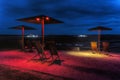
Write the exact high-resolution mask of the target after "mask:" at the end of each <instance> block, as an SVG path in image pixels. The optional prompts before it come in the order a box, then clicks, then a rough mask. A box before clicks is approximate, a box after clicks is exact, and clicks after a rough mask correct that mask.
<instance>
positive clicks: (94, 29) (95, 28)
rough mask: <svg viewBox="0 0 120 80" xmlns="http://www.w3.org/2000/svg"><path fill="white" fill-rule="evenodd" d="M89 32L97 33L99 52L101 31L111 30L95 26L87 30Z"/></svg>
mask: <svg viewBox="0 0 120 80" xmlns="http://www.w3.org/2000/svg"><path fill="white" fill-rule="evenodd" d="M88 30H89V31H98V50H99V51H100V37H101V31H103V30H112V28H108V27H103V26H97V27H94V28H90V29H88Z"/></svg>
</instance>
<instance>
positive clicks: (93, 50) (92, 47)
mask: <svg viewBox="0 0 120 80" xmlns="http://www.w3.org/2000/svg"><path fill="white" fill-rule="evenodd" d="M91 50H92V53H97V52H98V46H97V42H91Z"/></svg>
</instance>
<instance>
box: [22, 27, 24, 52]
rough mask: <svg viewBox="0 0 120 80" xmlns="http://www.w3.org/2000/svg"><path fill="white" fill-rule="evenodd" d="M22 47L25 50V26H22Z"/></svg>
mask: <svg viewBox="0 0 120 80" xmlns="http://www.w3.org/2000/svg"><path fill="white" fill-rule="evenodd" d="M22 49H23V50H24V27H22Z"/></svg>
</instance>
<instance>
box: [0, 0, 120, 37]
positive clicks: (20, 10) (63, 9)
mask: <svg viewBox="0 0 120 80" xmlns="http://www.w3.org/2000/svg"><path fill="white" fill-rule="evenodd" d="M41 14H44V15H48V16H51V17H53V18H55V19H58V20H61V21H63V22H64V23H63V24H49V25H45V34H46V35H53V34H55V35H80V34H96V33H97V32H90V31H88V29H89V28H92V27H96V26H99V25H101V26H106V27H110V28H113V30H112V31H103V32H102V33H103V34H120V31H119V30H120V0H0V34H21V31H20V30H10V29H8V27H13V26H16V25H28V26H32V27H35V28H37V29H38V30H36V31H26V34H29V33H34V34H40V33H41V25H38V24H32V23H25V22H19V21H16V19H19V18H24V17H30V16H36V15H41Z"/></svg>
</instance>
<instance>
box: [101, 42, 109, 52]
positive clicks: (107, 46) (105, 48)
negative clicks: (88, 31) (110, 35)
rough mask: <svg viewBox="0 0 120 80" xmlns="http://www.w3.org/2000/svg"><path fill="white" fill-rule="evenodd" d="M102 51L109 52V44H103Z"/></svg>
mask: <svg viewBox="0 0 120 80" xmlns="http://www.w3.org/2000/svg"><path fill="white" fill-rule="evenodd" d="M102 51H105V52H108V51H109V42H102Z"/></svg>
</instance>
